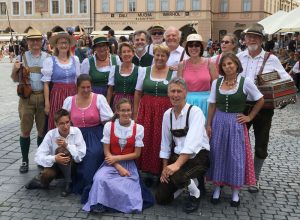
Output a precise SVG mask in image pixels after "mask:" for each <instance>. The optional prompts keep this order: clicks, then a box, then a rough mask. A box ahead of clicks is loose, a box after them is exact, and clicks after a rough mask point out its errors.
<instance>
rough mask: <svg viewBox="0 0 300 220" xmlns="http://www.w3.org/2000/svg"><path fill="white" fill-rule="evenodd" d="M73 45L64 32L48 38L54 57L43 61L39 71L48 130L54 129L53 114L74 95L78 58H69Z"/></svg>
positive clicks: (72, 41) (70, 37)
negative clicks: (42, 84) (66, 99)
mask: <svg viewBox="0 0 300 220" xmlns="http://www.w3.org/2000/svg"><path fill="white" fill-rule="evenodd" d="M75 43H76V41H75V39H74V38H73V37H72V36H71V35H69V34H68V33H66V32H59V33H57V34H56V35H55V36H53V37H51V38H50V44H51V46H52V47H54V48H55V49H54V55H53V56H52V57H49V58H47V59H46V60H45V61H44V63H43V68H42V70H41V72H42V74H43V76H42V78H41V81H43V82H44V96H45V113H46V114H48V130H51V129H53V128H55V124H54V113H55V112H56V111H58V110H59V109H61V107H62V105H63V102H64V100H65V98H67V97H68V96H72V95H75V94H76V77H78V76H79V75H80V62H79V59H78V57H76V56H71V53H70V47H71V46H74V45H75Z"/></svg>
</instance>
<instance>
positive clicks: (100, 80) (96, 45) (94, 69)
mask: <svg viewBox="0 0 300 220" xmlns="http://www.w3.org/2000/svg"><path fill="white" fill-rule="evenodd" d="M93 50H94V52H95V54H94V55H93V56H92V57H90V58H86V59H84V60H83V62H82V64H81V68H80V69H81V73H82V74H89V75H90V76H91V78H92V89H93V92H94V93H97V94H102V95H104V96H105V97H106V95H107V88H108V85H107V83H108V78H109V73H110V68H111V66H113V65H120V64H121V61H120V59H119V57H118V56H116V55H113V54H110V53H109V42H108V40H107V37H106V36H104V35H98V36H96V37H95V38H94V40H93Z"/></svg>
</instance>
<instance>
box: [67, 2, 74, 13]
mask: <svg viewBox="0 0 300 220" xmlns="http://www.w3.org/2000/svg"><path fill="white" fill-rule="evenodd" d="M65 13H66V14H73V0H65Z"/></svg>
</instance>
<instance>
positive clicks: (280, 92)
mask: <svg viewBox="0 0 300 220" xmlns="http://www.w3.org/2000/svg"><path fill="white" fill-rule="evenodd" d="M257 84H258V86H257V87H258V89H259V91H260V92H261V93H262V94H263V95H264V100H265V103H264V106H263V108H267V109H274V108H281V107H284V106H286V105H288V104H295V103H296V100H297V97H296V93H297V89H296V86H295V83H294V81H292V80H291V79H280V76H279V74H278V73H277V72H270V73H264V74H259V75H257Z"/></svg>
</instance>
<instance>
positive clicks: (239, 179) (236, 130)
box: [207, 77, 256, 188]
mask: <svg viewBox="0 0 300 220" xmlns="http://www.w3.org/2000/svg"><path fill="white" fill-rule="evenodd" d="M222 79H223V77H222V78H219V79H218V80H217V84H216V85H217V86H216V106H217V107H216V111H215V114H214V117H213V121H212V136H211V139H210V168H209V170H208V172H207V177H208V180H211V181H213V182H214V184H215V185H228V186H231V187H233V188H240V187H242V186H243V185H254V184H255V181H256V180H255V174H254V165H253V157H252V152H251V146H250V140H249V136H248V131H247V127H246V124H240V123H238V122H237V119H236V118H237V114H238V113H243V110H244V109H245V106H246V98H247V96H246V95H245V94H244V92H243V85H244V81H245V78H244V77H241V80H240V83H239V85H238V90H237V92H236V93H234V94H231V95H229V94H228V95H223V94H221V93H220V91H219V89H220V87H221V82H222Z"/></svg>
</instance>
